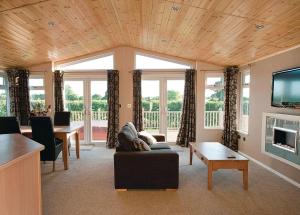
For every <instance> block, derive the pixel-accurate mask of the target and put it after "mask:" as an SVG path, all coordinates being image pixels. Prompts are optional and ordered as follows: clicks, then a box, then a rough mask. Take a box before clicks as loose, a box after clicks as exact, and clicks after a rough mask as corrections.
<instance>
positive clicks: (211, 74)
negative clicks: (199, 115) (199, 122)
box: [203, 71, 224, 130]
mask: <svg viewBox="0 0 300 215" xmlns="http://www.w3.org/2000/svg"><path fill="white" fill-rule="evenodd" d="M213 77H221V79H222V84H221V85H218V86H215V85H207V79H208V78H213ZM204 82H205V83H204V111H203V127H204V129H208V130H223V129H224V126H223V123H222V125H221V126H215V127H207V126H205V120H206V119H205V112H206V97H205V92H206V89H209V90H222V89H223V90H224V73H223V72H222V71H220V72H214V73H205V76H204ZM223 102H224V98H223ZM223 117H224V115H223ZM222 121H224V119H223V120H222Z"/></svg>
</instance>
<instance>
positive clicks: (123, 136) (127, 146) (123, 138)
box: [118, 124, 138, 152]
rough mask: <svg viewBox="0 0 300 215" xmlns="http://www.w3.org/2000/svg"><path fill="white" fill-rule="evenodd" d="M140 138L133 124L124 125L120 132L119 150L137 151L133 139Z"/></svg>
mask: <svg viewBox="0 0 300 215" xmlns="http://www.w3.org/2000/svg"><path fill="white" fill-rule="evenodd" d="M136 138H138V136H137V135H135V132H134V131H133V130H132V128H131V126H128V125H127V124H126V125H125V126H123V127H122V128H121V130H120V132H119V134H118V142H119V143H118V151H129V152H132V151H136V150H135V146H134V144H133V140H134V139H136Z"/></svg>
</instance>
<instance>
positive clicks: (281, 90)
mask: <svg viewBox="0 0 300 215" xmlns="http://www.w3.org/2000/svg"><path fill="white" fill-rule="evenodd" d="M272 106H274V107H292V108H299V107H300V67H298V68H294V69H288V70H283V71H279V72H274V73H273V84H272Z"/></svg>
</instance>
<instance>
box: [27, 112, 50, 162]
mask: <svg viewBox="0 0 300 215" xmlns="http://www.w3.org/2000/svg"><path fill="white" fill-rule="evenodd" d="M30 124H31V129H32V139H33V140H34V141H36V142H38V143H40V144H42V145H44V146H45V150H43V151H41V160H55V159H56V158H55V146H56V145H55V137H54V131H53V124H52V121H51V118H50V117H31V118H30Z"/></svg>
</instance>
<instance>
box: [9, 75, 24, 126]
mask: <svg viewBox="0 0 300 215" xmlns="http://www.w3.org/2000/svg"><path fill="white" fill-rule="evenodd" d="M6 73H7V78H8V85H9V97H10V98H9V99H10V114H11V115H13V116H16V117H17V118H18V120H19V122H20V124H21V125H28V122H29V117H30V103H29V87H28V79H29V71H28V70H25V69H9V70H7V71H6Z"/></svg>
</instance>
